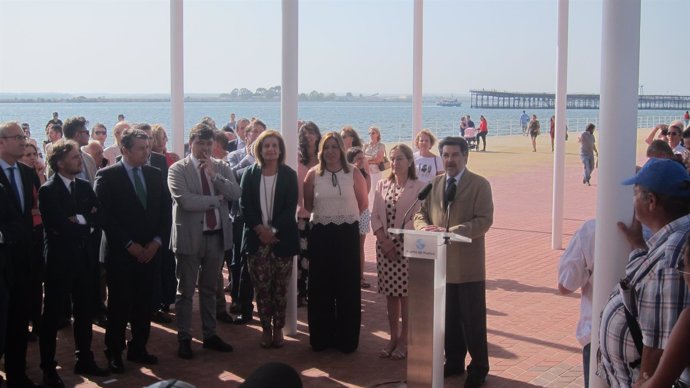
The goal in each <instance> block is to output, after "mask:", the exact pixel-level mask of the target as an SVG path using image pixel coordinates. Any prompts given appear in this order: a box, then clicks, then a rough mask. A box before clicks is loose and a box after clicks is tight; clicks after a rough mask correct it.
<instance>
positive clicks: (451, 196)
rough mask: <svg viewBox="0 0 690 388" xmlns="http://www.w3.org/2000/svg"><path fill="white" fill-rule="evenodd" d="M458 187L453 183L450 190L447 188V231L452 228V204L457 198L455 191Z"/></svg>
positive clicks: (449, 187)
mask: <svg viewBox="0 0 690 388" xmlns="http://www.w3.org/2000/svg"><path fill="white" fill-rule="evenodd" d="M457 189H458V186H457V185H456V184H455V183H453V184H452V185H450V186H448V190H446V198H445V199H446V232H448V231H449V228H450V205H451V204H452V203H453V201H454V200H455V192H456V191H457Z"/></svg>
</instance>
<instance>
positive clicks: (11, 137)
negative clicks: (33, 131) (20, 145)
mask: <svg viewBox="0 0 690 388" xmlns="http://www.w3.org/2000/svg"><path fill="white" fill-rule="evenodd" d="M0 138H2V139H14V140H16V141H22V140H26V139H28V138H29V137H28V136H26V135H14V136H2V137H0Z"/></svg>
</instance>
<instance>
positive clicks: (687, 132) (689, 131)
mask: <svg viewBox="0 0 690 388" xmlns="http://www.w3.org/2000/svg"><path fill="white" fill-rule="evenodd" d="M689 137H690V126H688V127H687V128H685V129H684V130H683V139H687V138H689Z"/></svg>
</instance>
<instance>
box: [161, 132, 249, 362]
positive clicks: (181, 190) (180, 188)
mask: <svg viewBox="0 0 690 388" xmlns="http://www.w3.org/2000/svg"><path fill="white" fill-rule="evenodd" d="M213 135H214V132H213V129H212V128H211V127H210V126H208V125H207V124H204V123H199V124H197V125H195V126H194V128H192V130H191V132H190V134H189V144H190V149H191V154H190V155H189V156H187V157H186V158H184V159H182V160H180V161H178V162H176V163H175V164H173V165H172V166H171V167H170V171H169V173H168V185H169V187H170V193H171V194H172V198H173V228H172V236H171V238H170V244H171V247H172V250H173V252H175V257H176V259H177V279H178V281H179V285H178V288H177V300H176V302H175V311H176V313H177V338H178V340H179V343H180V344H179V349H178V356H179V357H181V358H185V359H190V358H192V357H193V353H192V348H191V340H192V335H191V323H192V297H193V296H194V289H195V285H196V282H197V275H198V280H199V311H200V313H201V322H202V329H203V338H204V348H206V349H212V350H217V351H221V352H230V351H232V346H230V345H229V344H227V343H225V342H223V340H221V339H220V337H218V336H217V335H216V314H215V313H216V310H215V308H216V287H217V284H218V282H217V280H218V271H220V270H221V264H222V262H223V254H224V252H225V251H226V250H228V249H230V248H231V247H232V225H231V224H230V216H229V213H228V212H229V209H228V203H229V202H231V201H234V200H237V199H238V198H239V197H240V187H239V185H238V184H237V181H236V179H235V176H234V175H233V173H232V171H231V170H230V168H229V167H228V166H227V165H226V164H224V163H222V162H220V161H218V160H214V159H212V158H211V148H212V146H213ZM199 268H201V270H200V272H199Z"/></svg>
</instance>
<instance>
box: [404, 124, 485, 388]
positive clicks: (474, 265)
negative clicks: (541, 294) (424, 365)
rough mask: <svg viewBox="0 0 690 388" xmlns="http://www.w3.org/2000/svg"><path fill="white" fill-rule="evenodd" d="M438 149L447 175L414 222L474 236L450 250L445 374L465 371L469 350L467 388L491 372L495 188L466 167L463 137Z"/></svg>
mask: <svg viewBox="0 0 690 388" xmlns="http://www.w3.org/2000/svg"><path fill="white" fill-rule="evenodd" d="M439 152H440V154H441V158H442V159H443V166H444V167H445V170H446V173H445V174H444V175H439V176H437V177H435V178H434V179H433V180H432V185H433V187H432V189H431V194H430V195H429V196H428V197H427V198H426V199H425V200H424V202H422V207H421V209H420V210H419V213H417V214H416V215H415V220H414V226H415V229H418V230H419V229H421V230H430V231H438V232H445V231H446V227H448V231H450V232H452V233H457V234H460V235H463V236H466V237H469V238H471V239H472V243H470V244H467V243H454V242H451V243H450V244H449V245H448V248H447V267H446V268H447V270H446V337H445V351H446V364H445V366H444V369H443V374H444V376H445V377H449V376H454V375H462V374H464V373H465V356H466V355H467V352H469V353H470V357H471V359H472V360H471V362H470V363H469V365H468V366H467V372H468V373H467V379H466V380H465V387H479V386H481V385H482V384H483V383H484V380H485V379H486V375H487V374H488V373H489V352H488V347H487V340H486V281H485V278H486V276H485V265H484V261H485V256H486V252H485V244H484V235H485V234H486V232H487V231H488V230H489V228H490V227H491V224H492V223H493V217H494V205H493V200H492V197H491V186H490V185H489V182H488V181H487V180H486V179H485V178H484V177H482V176H479V175H477V174H475V173H473V172H471V171H469V170H468V169H467V168H466V166H467V158H468V156H469V147H468V145H467V142H466V141H465V139H463V138H461V137H446V138H445V139H443V140H442V141H441V143H440V144H439ZM453 186H454V187H453ZM446 212H448V214H449V215H448V217H446ZM446 221H448V222H446Z"/></svg>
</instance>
